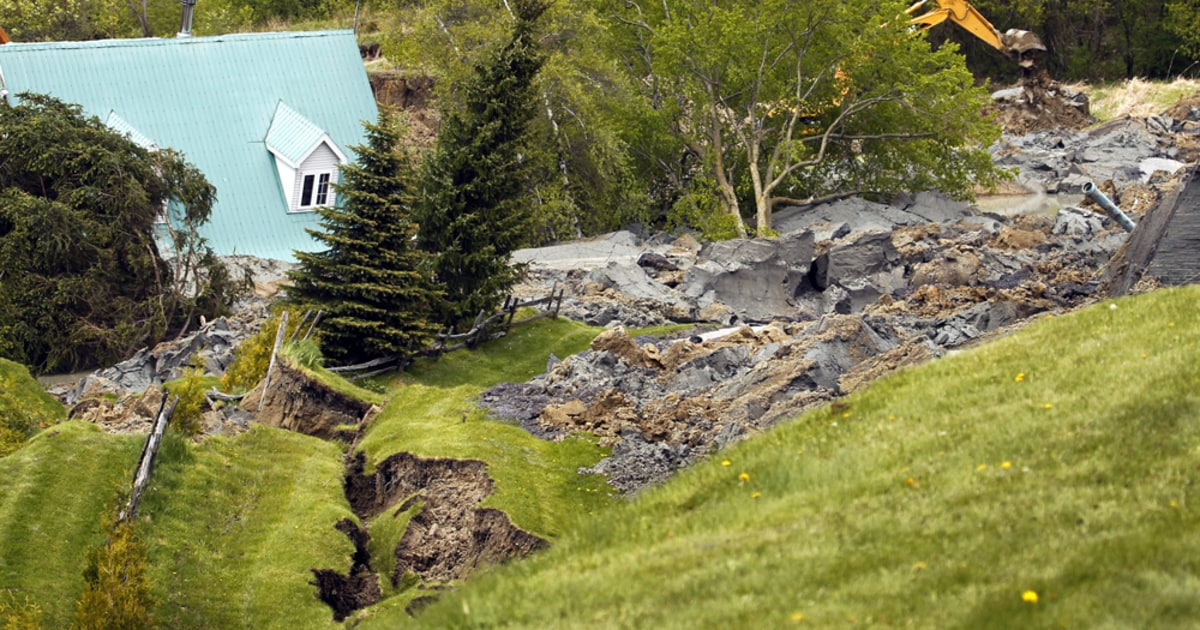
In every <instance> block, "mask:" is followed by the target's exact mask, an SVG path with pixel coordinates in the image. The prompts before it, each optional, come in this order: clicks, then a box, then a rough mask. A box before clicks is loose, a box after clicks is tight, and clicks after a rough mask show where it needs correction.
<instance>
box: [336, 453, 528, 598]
mask: <svg viewBox="0 0 1200 630" xmlns="http://www.w3.org/2000/svg"><path fill="white" fill-rule="evenodd" d="M363 466H364V456H363V455H362V454H361V453H360V454H359V455H358V456H357V457H356V458H354V459H353V460H351V462H350V465H349V466H348V470H347V474H346V498H347V499H348V500H349V501H350V506H351V508H352V509H353V510H354V512H355V513H356V514H358V515H359V517H360V518H363V519H369V518H372V517H375V516H378V515H380V514H382V513H383V512H385V511H388V510H389V509H392V508H395V513H399V512H402V511H404V510H407V509H408V508H410V507H413V506H414V505H418V504H419V505H420V506H421V508H420V509H421V511H420V512H419V513H418V514H417V515H415V516H414V517H413V518H412V520H411V521H410V522H409V526H408V529H407V530H406V531H405V533H404V536H403V538H401V540H400V543H399V544H398V545H397V546H396V549H395V555H396V569H395V572H394V573H393V574H392V576H391V579H392V583H393V584H398V583H399V582H400V579H401V578H402V577H403V576H404V574H405V573H407V572H410V571H411V572H413V573H415V574H417V575H419V576H420V577H421V578H422V579H423V580H425V581H449V580H455V579H459V578H462V577H465V576H466V575H467V574H468V573H470V572H471V571H473V570H474V569H476V568H477V567H479V566H482V565H489V564H496V563H499V562H503V561H505V560H507V559H509V558H514V557H522V556H526V555H528V554H530V553H532V552H534V551H537V550H539V549H542V548H545V547H546V546H547V542H546V541H545V540H543V539H541V538H538V537H537V536H534V535H533V534H530V533H528V532H526V531H524V530H522V529H520V528H518V527H517V526H516V525H514V524H513V523H512V521H511V520H510V519H509V518H508V515H507V514H505V513H503V512H501V511H499V510H494V509H490V508H480V507H479V504H480V503H482V502H483V500H484V499H486V498H487V497H488V496H489V495H491V493H492V488H493V482H492V479H491V477H489V476H488V475H487V464H485V463H484V462H481V461H477V460H455V459H425V458H421V457H417V456H415V455H412V454H410V453H397V454H396V455H393V456H391V457H389V458H387V459H386V460H384V461H383V462H381V463H380V464H379V465H378V466H377V467H376V469H375V472H374V473H371V474H364V472H363Z"/></svg>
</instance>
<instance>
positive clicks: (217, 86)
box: [0, 31, 377, 260]
mask: <svg viewBox="0 0 1200 630" xmlns="http://www.w3.org/2000/svg"><path fill="white" fill-rule="evenodd" d="M0 70H2V71H3V75H4V79H5V87H6V88H7V89H8V91H9V92H10V94H12V95H16V94H17V93H19V92H23V91H30V92H42V93H48V94H51V95H53V96H55V97H57V98H59V99H61V100H64V101H67V102H73V103H78V104H79V105H80V106H82V107H83V109H84V112H85V113H87V114H89V115H95V116H97V117H99V118H100V119H101V120H102V121H103V120H106V119H107V118H108V117H109V114H110V112H112V113H115V114H116V115H117V116H119V118H120V119H121V120H122V121H124V122H125V123H126V124H127V125H129V126H130V127H132V128H134V129H136V130H137V131H138V132H140V133H141V134H144V135H145V136H146V137H149V138H152V139H153V140H154V142H155V143H156V144H157V145H158V146H159V147H163V148H167V147H169V148H173V149H175V150H177V151H179V152H181V153H183V154H184V156H185V157H186V158H187V159H188V160H189V161H190V162H192V163H193V164H195V165H196V166H197V167H198V168H200V170H202V171H203V172H204V174H205V176H206V177H207V178H208V180H209V182H211V183H212V184H213V185H214V186H216V188H217V204H216V206H215V207H214V209H213V216H212V219H211V220H210V222H209V224H208V225H206V226H205V227H204V229H203V233H204V235H205V236H206V237H207V238H208V239H209V243H210V244H211V245H212V246H213V248H214V249H215V250H216V251H217V253H219V254H233V253H237V254H251V255H254V256H260V257H264V258H276V259H281V260H293V259H294V255H293V250H302V251H312V250H314V249H316V248H317V247H318V244H317V243H316V242H315V241H314V240H313V239H312V237H310V236H309V235H308V234H307V233H306V232H305V228H314V227H316V226H317V216H316V215H315V214H313V213H289V212H288V200H287V198H286V196H285V195H284V194H283V191H282V190H281V189H280V182H279V176H278V171H277V170H276V168H275V163H274V160H275V158H274V156H273V155H272V154H271V152H270V151H268V150H267V147H266V142H265V139H266V135H267V132H268V130H269V129H270V127H271V121H272V117H273V116H274V114H275V111H276V108H277V106H278V104H279V103H280V102H281V101H282V102H284V103H287V104H288V106H289V107H291V108H292V109H294V110H295V111H296V112H298V113H299V114H300V115H301V116H303V117H304V118H305V119H307V120H309V121H311V122H312V123H313V124H314V125H317V126H318V127H320V128H321V129H322V130H324V131H325V132H326V133H328V134H329V136H330V138H331V139H332V140H333V142H334V143H335V144H337V145H338V147H339V149H340V150H341V151H342V152H343V153H345V154H346V155H348V156H350V155H352V154H351V151H350V146H351V145H355V144H359V143H361V142H362V141H363V137H364V136H363V128H362V121H364V120H374V119H375V118H376V115H377V110H376V106H375V99H374V97H373V96H372V93H371V87H370V84H369V82H368V80H367V74H366V70H365V69H364V67H363V64H362V60H361V58H360V57H359V53H358V45H357V43H356V41H355V39H354V35H353V33H352V32H350V31H318V32H308V33H248V34H238V35H225V36H218V37H193V38H184V39H135V40H105V41H96V42H54V43H38V44H6V45H3V46H0ZM10 98H11V97H10Z"/></svg>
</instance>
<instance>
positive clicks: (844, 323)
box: [479, 108, 1200, 492]
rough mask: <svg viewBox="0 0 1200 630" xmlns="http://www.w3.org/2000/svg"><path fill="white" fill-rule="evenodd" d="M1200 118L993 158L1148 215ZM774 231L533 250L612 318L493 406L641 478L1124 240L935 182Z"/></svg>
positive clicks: (1017, 315) (997, 307) (1038, 189)
mask: <svg viewBox="0 0 1200 630" xmlns="http://www.w3.org/2000/svg"><path fill="white" fill-rule="evenodd" d="M1197 111H1200V108H1198V109H1197ZM1197 116H1198V117H1200V115H1197ZM1198 126H1200V123H1193V122H1190V121H1183V120H1179V119H1169V118H1166V117H1162V118H1161V120H1159V119H1151V120H1122V121H1116V122H1114V123H1110V124H1107V125H1103V126H1101V127H1098V128H1096V129H1092V130H1089V131H1083V132H1072V131H1069V130H1068V131H1043V132H1037V133H1033V134H1029V135H1026V136H1021V137H1008V138H1007V139H1006V141H1005V143H1004V144H1003V145H1002V146H1001V147H998V148H996V150H995V152H996V156H997V160H998V161H1000V163H1001V164H1003V165H1008V166H1012V167H1014V168H1016V169H1017V170H1018V174H1019V175H1018V177H1019V180H1020V181H1021V182H1023V183H1024V184H1025V185H1026V186H1028V187H1029V189H1031V190H1033V191H1035V194H1039V195H1044V194H1045V193H1047V192H1057V193H1062V192H1069V191H1077V190H1078V189H1079V187H1081V186H1082V184H1083V183H1084V182H1085V181H1094V182H1096V183H1097V184H1099V185H1100V187H1101V189H1103V190H1105V191H1106V192H1107V194H1108V195H1109V197H1110V198H1112V199H1113V201H1114V202H1116V203H1117V204H1119V205H1121V206H1122V208H1123V209H1125V211H1126V212H1127V213H1128V214H1130V215H1132V216H1133V217H1134V219H1135V220H1137V219H1139V218H1140V217H1141V215H1142V214H1143V213H1145V212H1146V211H1148V210H1149V209H1150V208H1152V207H1154V205H1155V204H1156V203H1157V201H1158V199H1159V197H1160V196H1161V194H1162V192H1164V191H1165V190H1170V189H1171V188H1172V187H1174V186H1177V184H1178V177H1174V178H1173V177H1172V176H1173V175H1176V174H1178V173H1181V172H1182V171H1184V170H1185V169H1184V167H1185V164H1184V163H1183V162H1182V161H1180V160H1183V159H1187V160H1194V159H1195V153H1194V151H1193V150H1192V149H1189V148H1188V146H1189V143H1190V142H1192V141H1193V140H1194V137H1192V136H1187V135H1186V134H1188V133H1191V134H1194V133H1195V131H1196V130H1195V129H1194V127H1198ZM1189 130H1191V131H1189ZM1180 133H1183V134H1184V136H1180V135H1179V134H1180ZM1081 205H1082V204H1081ZM774 225H775V227H776V229H777V230H779V231H780V232H781V236H780V237H779V238H777V239H749V240H740V241H726V242H720V243H712V244H708V245H704V246H701V245H699V244H698V243H697V242H696V241H695V240H694V239H693V238H692V237H690V236H687V235H684V236H682V237H679V238H674V239H672V238H669V237H666V236H663V235H655V236H651V237H649V238H645V239H641V238H639V237H638V236H637V235H636V234H634V233H631V232H619V233H616V234H612V235H608V236H606V237H603V238H600V239H595V240H593V241H588V242H584V243H580V244H571V245H562V246H556V247H551V248H544V249H541V250H526V251H523V252H521V253H520V254H519V259H521V260H522V261H524V262H528V263H529V264H530V266H531V270H532V273H531V275H530V281H529V283H528V284H527V285H526V287H525V291H526V292H528V293H529V294H531V295H532V294H536V293H538V292H545V291H546V290H547V288H548V286H550V285H557V286H559V287H565V288H566V290H567V296H568V297H567V299H566V300H565V301H564V303H563V310H562V312H563V313H564V314H565V315H566V316H568V317H572V318H575V319H578V320H580V321H584V322H587V323H589V324H592V325H599V326H607V327H609V328H610V330H609V331H608V332H606V333H604V334H602V335H601V336H600V337H598V338H597V339H596V340H595V342H594V343H593V344H592V347H591V349H590V350H588V351H586V352H584V353H581V354H579V355H576V356H572V357H568V358H566V359H564V360H559V359H558V358H556V357H553V356H552V357H550V360H549V361H548V366H547V371H546V373H545V374H543V375H541V376H539V377H537V378H535V379H533V380H531V381H529V382H527V383H504V384H500V385H498V386H496V387H494V388H492V389H491V390H489V391H487V392H485V393H484V394H483V395H482V396H481V397H480V400H479V404H480V405H481V406H482V407H485V408H487V409H489V410H490V412H491V413H492V414H493V415H495V416H497V417H502V418H509V419H514V420H515V421H518V422H520V423H521V425H522V426H523V427H525V428H526V429H527V430H529V431H530V432H532V433H534V434H536V435H539V436H541V437H543V438H546V439H559V438H561V437H562V436H564V435H566V434H568V433H571V432H579V431H586V432H589V433H592V434H595V435H597V436H599V437H600V438H601V439H602V440H603V441H605V442H606V443H608V444H611V445H613V452H612V455H611V457H609V458H607V459H605V460H603V461H602V462H600V463H599V464H598V465H597V466H596V467H594V468H593V469H590V470H586V471H583V472H594V473H601V474H605V475H606V476H607V477H608V480H609V483H610V484H612V485H613V486H615V487H616V488H618V489H619V490H621V491H623V492H633V491H636V490H638V489H640V488H642V487H645V486H646V485H649V484H653V483H657V482H659V481H661V480H663V479H664V478H666V477H667V476H669V475H670V474H671V473H672V472H674V471H675V470H678V469H680V468H682V467H685V466H687V465H688V464H690V463H692V462H694V461H695V460H697V459H699V458H702V457H705V456H707V455H708V454H710V453H711V452H713V451H714V450H716V449H719V448H721V447H723V446H724V445H726V444H728V443H730V442H732V441H734V440H737V439H739V438H740V437H742V436H743V435H746V434H749V433H754V432H758V431H762V430H764V429H766V428H768V427H770V426H771V425H773V424H774V423H776V422H778V421H780V420H782V419H784V418H787V417H791V416H794V415H795V414H797V413H798V412H799V411H801V410H803V409H805V408H808V407H811V406H814V405H816V404H819V403H822V402H824V401H828V400H830V399H831V398H834V397H837V396H841V395H844V394H846V393H848V392H851V391H853V390H855V389H856V388H858V387H860V386H862V385H863V384H865V383H867V382H869V381H871V380H872V379H874V378H875V377H877V376H879V375H882V374H885V373H887V372H889V371H892V370H894V369H897V368H899V367H902V366H905V365H911V364H915V363H920V362H922V361H926V360H928V359H930V358H932V357H936V356H938V355H940V354H942V353H943V352H945V351H946V350H947V349H951V348H955V347H958V346H962V345H963V344H967V343H970V342H972V341H973V340H976V339H979V338H980V337H983V336H985V335H987V334H989V333H992V332H993V331H998V330H1001V329H1006V328H1009V327H1011V326H1014V325H1017V324H1020V323H1022V322H1025V321H1028V320H1029V319H1030V318H1032V317H1035V316H1038V315H1041V314H1048V313H1056V312H1062V311H1066V310H1070V309H1074V308H1076V307H1078V306H1081V305H1083V304H1086V303H1088V302H1089V301H1092V300H1095V299H1097V298H1098V297H1100V295H1099V293H1098V287H1099V280H1100V277H1099V273H1100V272H1101V271H1102V270H1103V269H1104V267H1105V265H1106V264H1107V263H1108V261H1109V260H1110V259H1111V258H1112V256H1113V254H1114V253H1115V252H1116V251H1117V250H1118V249H1119V248H1120V247H1121V245H1122V243H1124V242H1125V239H1126V237H1127V235H1126V233H1125V232H1124V231H1122V230H1121V229H1120V228H1119V227H1118V226H1116V225H1115V224H1114V223H1113V222H1112V220H1111V219H1109V218H1108V217H1107V216H1105V215H1103V214H1101V213H1099V211H1098V210H1089V209H1087V208H1086V207H1082V208H1081V207H1074V206H1068V207H1065V208H1062V209H1060V210H1059V211H1058V212H1057V213H1054V214H1050V213H1048V212H1045V211H1037V212H1034V213H1032V214H1021V213H1019V212H1018V213H1013V214H1005V215H1001V214H992V213H984V212H980V211H977V210H976V209H974V208H972V207H969V206H967V205H966V204H961V203H957V202H954V201H953V200H950V199H947V198H944V197H942V196H940V195H938V194H933V193H922V194H919V195H916V196H913V197H906V198H901V199H898V200H896V201H894V202H893V203H891V204H880V203H873V202H870V201H866V200H863V199H856V198H851V199H845V200H842V201H839V202H835V203H831V204H826V205H822V206H818V207H815V208H790V209H785V210H783V211H781V212H778V213H776V220H775V224H774ZM698 322H706V323H709V324H710V326H709V328H707V329H706V328H705V327H698V328H696V329H694V330H692V331H689V332H687V333H685V334H684V335H683V337H682V338H677V339H654V338H648V337H645V338H633V337H631V336H630V334H629V333H628V332H626V331H627V330H628V329H632V328H638V327H644V326H651V325H659V324H665V323H698ZM716 326H723V327H725V329H724V330H711V328H712V327H716Z"/></svg>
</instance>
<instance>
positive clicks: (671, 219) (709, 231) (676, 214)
mask: <svg viewBox="0 0 1200 630" xmlns="http://www.w3.org/2000/svg"><path fill="white" fill-rule="evenodd" d="M719 199H720V197H719V196H718V195H717V194H716V184H715V183H713V182H711V181H709V180H701V181H699V182H694V183H693V184H692V186H691V189H690V190H689V191H688V192H686V193H685V194H683V195H681V196H680V197H679V199H678V200H677V201H676V202H675V204H674V205H672V206H671V210H670V212H669V213H668V214H667V222H668V227H669V228H670V229H676V228H681V227H690V228H693V229H695V230H697V231H699V232H700V236H701V237H703V238H704V239H705V240H708V241H725V240H729V239H732V238H737V237H738V232H737V225H738V221H737V218H735V217H734V216H733V215H731V214H729V213H727V212H725V211H724V210H723V209H722V208H721V204H720V201H719Z"/></svg>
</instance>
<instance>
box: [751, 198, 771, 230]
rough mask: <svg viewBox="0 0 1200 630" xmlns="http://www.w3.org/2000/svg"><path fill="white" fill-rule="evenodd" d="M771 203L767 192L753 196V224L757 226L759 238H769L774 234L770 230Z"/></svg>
mask: <svg viewBox="0 0 1200 630" xmlns="http://www.w3.org/2000/svg"><path fill="white" fill-rule="evenodd" d="M773 203H774V202H773V200H772V199H771V194H770V193H769V192H766V191H763V192H760V193H758V194H756V195H754V209H755V213H756V214H755V223H756V224H757V225H758V235H759V236H771V234H772V233H773V232H774V230H772V229H771V206H772V205H773Z"/></svg>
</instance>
